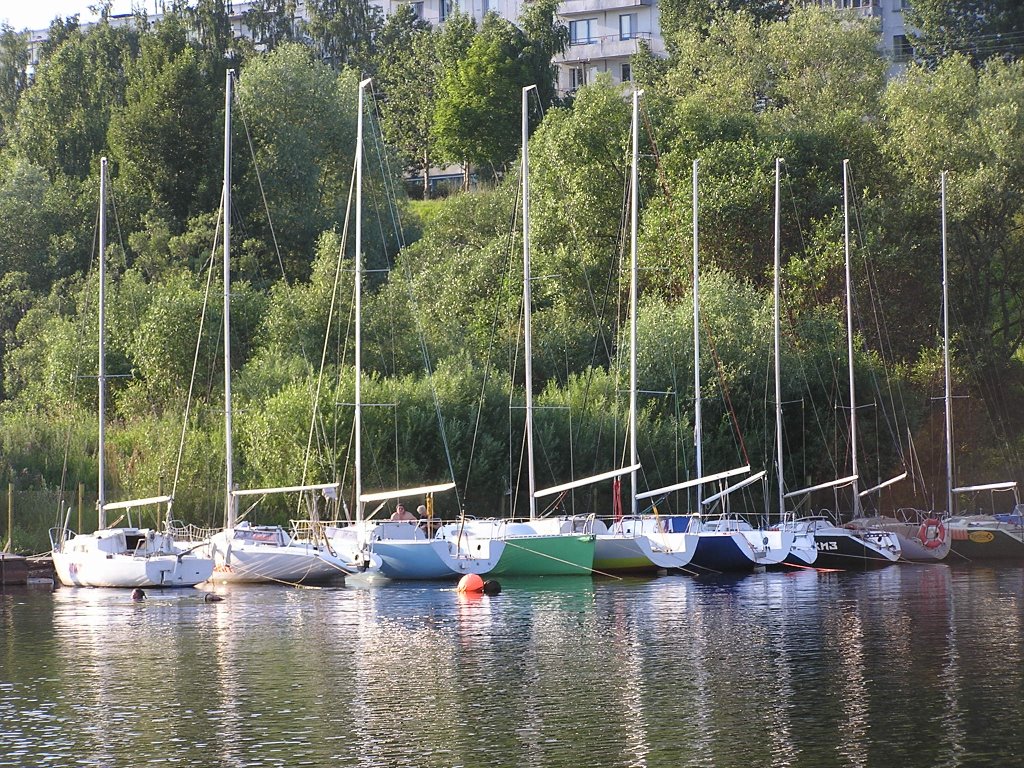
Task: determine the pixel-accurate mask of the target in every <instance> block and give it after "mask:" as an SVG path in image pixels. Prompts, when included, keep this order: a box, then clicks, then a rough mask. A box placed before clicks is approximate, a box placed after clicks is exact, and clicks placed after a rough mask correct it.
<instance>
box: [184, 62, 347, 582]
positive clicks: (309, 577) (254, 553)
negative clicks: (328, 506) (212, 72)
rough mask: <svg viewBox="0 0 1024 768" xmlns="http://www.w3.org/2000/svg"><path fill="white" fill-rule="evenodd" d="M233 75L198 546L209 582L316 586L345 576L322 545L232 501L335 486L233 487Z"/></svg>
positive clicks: (227, 104)
mask: <svg viewBox="0 0 1024 768" xmlns="http://www.w3.org/2000/svg"><path fill="white" fill-rule="evenodd" d="M234 74H235V73H234V70H228V72H227V78H226V83H225V97H224V190H223V201H224V440H225V452H224V455H225V475H226V486H227V487H226V497H225V510H226V511H225V525H224V528H223V529H222V530H220V531H217V532H216V533H213V534H212V535H210V536H209V537H208V538H205V539H204V540H201V542H200V543H199V545H198V546H199V549H198V550H197V551H201V552H204V553H206V554H207V555H209V556H210V557H212V558H213V560H214V569H213V576H212V578H211V580H212V581H216V582H247V583H260V582H269V583H285V584H297V583H310V582H321V581H326V580H329V579H331V578H334V577H337V576H340V575H343V574H344V573H345V572H346V571H348V570H351V568H350V567H349V566H348V564H347V563H345V562H344V561H343V560H342V559H341V558H339V557H337V556H336V555H335V554H334V553H333V552H332V551H331V550H330V549H329V548H328V547H327V546H326V543H320V544H318V543H314V542H312V541H309V540H302V539H299V538H297V537H295V536H293V535H292V534H291V533H289V532H288V531H286V530H285V529H284V528H283V527H282V526H280V525H253V524H251V523H249V522H248V521H241V522H240V521H239V520H238V500H239V498H242V497H246V496H257V497H260V496H266V495H270V494H281V493H319V492H323V491H325V490H327V491H329V490H330V489H333V490H334V491H335V492H336V491H337V488H338V484H337V483H321V484H314V485H297V486H290V487H281V488H258V489H239V488H236V487H235V481H234V450H233V443H232V406H231V106H232V91H233V88H232V86H233V83H234Z"/></svg>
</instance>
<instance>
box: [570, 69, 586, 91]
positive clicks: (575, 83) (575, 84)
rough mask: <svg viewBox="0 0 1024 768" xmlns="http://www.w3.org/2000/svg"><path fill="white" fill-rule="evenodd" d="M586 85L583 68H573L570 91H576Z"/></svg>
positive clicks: (571, 70)
mask: <svg viewBox="0 0 1024 768" xmlns="http://www.w3.org/2000/svg"><path fill="white" fill-rule="evenodd" d="M585 84H586V74H585V70H584V69H583V67H573V68H572V69H570V70H569V89H570V90H573V91H575V90H576V89H577V88H582V87H583V86H584V85H585Z"/></svg>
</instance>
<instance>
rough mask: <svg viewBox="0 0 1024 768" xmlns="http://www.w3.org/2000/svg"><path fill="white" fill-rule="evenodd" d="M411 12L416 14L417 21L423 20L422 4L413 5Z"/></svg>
mask: <svg viewBox="0 0 1024 768" xmlns="http://www.w3.org/2000/svg"><path fill="white" fill-rule="evenodd" d="M412 12H413V13H415V14H416V18H417V19H422V18H423V3H413V4H412Z"/></svg>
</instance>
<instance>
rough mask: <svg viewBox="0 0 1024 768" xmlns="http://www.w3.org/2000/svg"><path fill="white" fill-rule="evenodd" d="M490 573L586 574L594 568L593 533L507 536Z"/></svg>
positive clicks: (504, 574) (507, 574) (513, 574)
mask: <svg viewBox="0 0 1024 768" xmlns="http://www.w3.org/2000/svg"><path fill="white" fill-rule="evenodd" d="M504 544H505V547H504V550H503V552H502V554H501V558H500V559H499V560H498V563H497V565H496V566H495V567H494V569H493V570H491V571H489V575H491V576H574V575H579V576H589V575H590V574H591V573H592V572H593V567H594V548H595V537H594V535H593V534H550V535H545V534H536V535H532V536H509V537H507V538H506V539H504Z"/></svg>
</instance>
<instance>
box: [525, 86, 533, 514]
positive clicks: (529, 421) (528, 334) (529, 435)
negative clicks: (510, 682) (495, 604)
mask: <svg viewBox="0 0 1024 768" xmlns="http://www.w3.org/2000/svg"><path fill="white" fill-rule="evenodd" d="M536 87H537V86H535V85H527V86H525V87H524V88H523V117H522V129H523V168H522V177H523V346H524V353H523V354H524V362H525V365H526V387H525V389H526V465H527V477H528V478H529V488H530V519H531V520H533V519H535V518H536V517H537V499H536V498H535V497H534V494H535V493H536V490H537V489H536V480H535V479H534V475H533V337H532V329H531V327H530V312H531V311H532V307H533V303H532V298H531V294H530V158H529V151H528V148H527V145H528V144H529V140H530V122H529V109H528V99H529V94H530V91H531V90H533V89H535V88H536Z"/></svg>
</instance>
